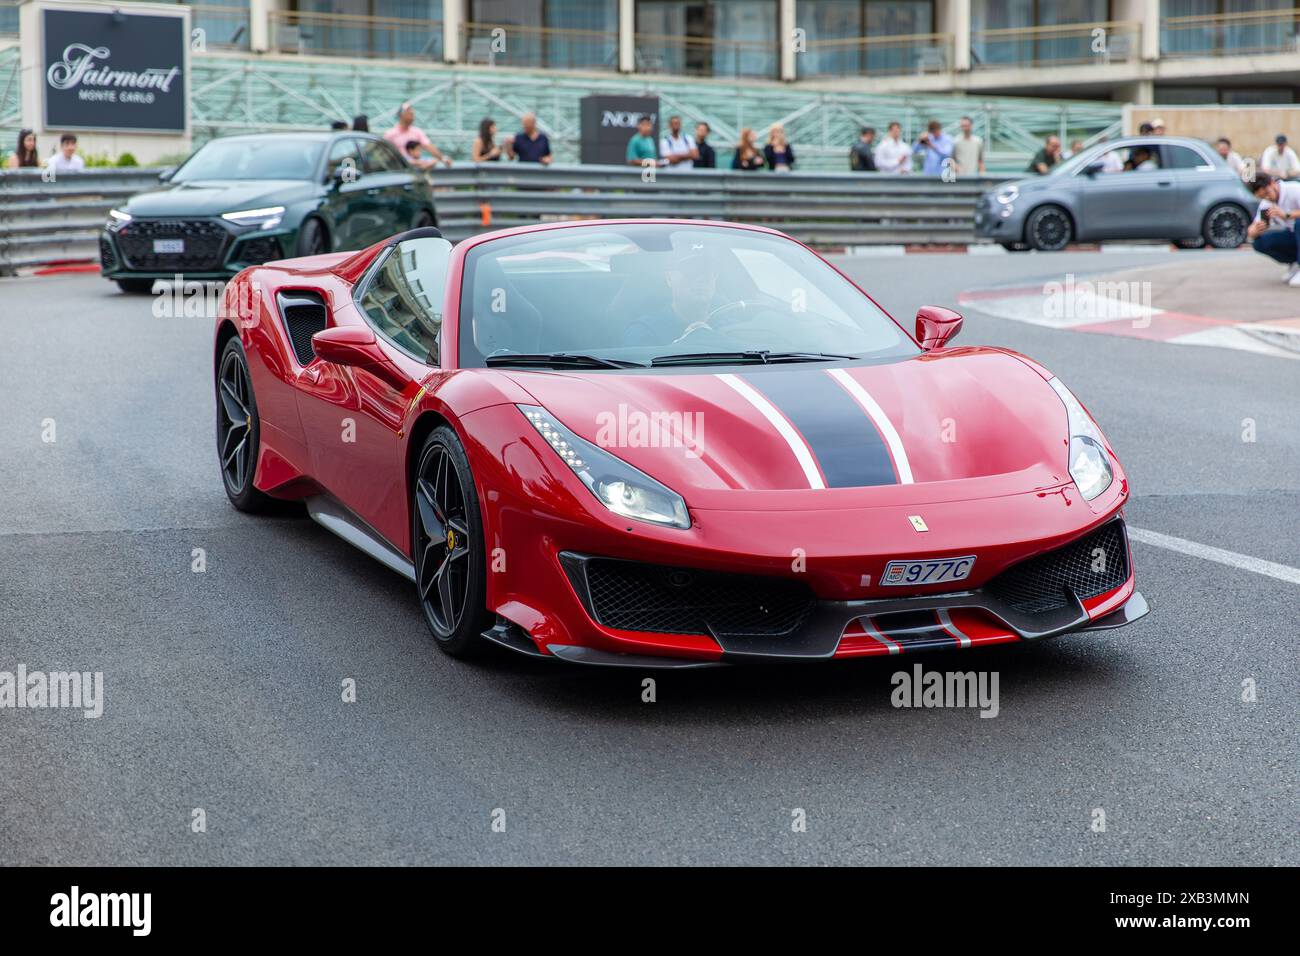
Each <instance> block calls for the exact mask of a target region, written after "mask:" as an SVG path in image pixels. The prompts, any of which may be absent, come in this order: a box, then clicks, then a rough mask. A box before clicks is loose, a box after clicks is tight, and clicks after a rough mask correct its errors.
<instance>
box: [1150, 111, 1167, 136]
mask: <svg viewBox="0 0 1300 956" xmlns="http://www.w3.org/2000/svg"><path fill="white" fill-rule="evenodd" d="M1151 135H1152V136H1164V135H1165V121H1164V120H1162V119H1161V118H1160V117H1159V116H1157V117H1156V118H1155V119H1153V120H1152V121H1151Z"/></svg>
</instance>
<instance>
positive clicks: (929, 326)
mask: <svg viewBox="0 0 1300 956" xmlns="http://www.w3.org/2000/svg"><path fill="white" fill-rule="evenodd" d="M961 323H962V318H961V315H960V313H957V312H954V311H953V310H952V309H941V308H940V307H939V306H937V305H923V306H921V307H920V308H919V309H917V310H916V340H917V341H918V342H920V343H921V348H923V349H925V350H926V351H927V352H928V351H929V350H930V349H938V348H943V346H944V345H946V344H947V343H948V340H949V339H951V338H952V337H953V336H955V335H956V334H957V333H958V332H960V331H961Z"/></svg>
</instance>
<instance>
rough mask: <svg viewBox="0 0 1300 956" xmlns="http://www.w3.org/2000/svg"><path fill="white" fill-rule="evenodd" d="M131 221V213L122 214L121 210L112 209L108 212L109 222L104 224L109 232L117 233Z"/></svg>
mask: <svg viewBox="0 0 1300 956" xmlns="http://www.w3.org/2000/svg"><path fill="white" fill-rule="evenodd" d="M130 221H131V214H130V213H129V212H122V210H120V209H110V210H109V211H108V222H106V223H104V228H105V229H107V230H108V231H109V232H117V231H118V230H119V229H121V228H122V227H123V226H125V225H126V224H127V223H128V222H130Z"/></svg>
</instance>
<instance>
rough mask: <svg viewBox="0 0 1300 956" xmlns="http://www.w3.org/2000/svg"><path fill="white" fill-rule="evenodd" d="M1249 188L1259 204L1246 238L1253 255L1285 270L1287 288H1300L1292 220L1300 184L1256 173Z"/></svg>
mask: <svg viewBox="0 0 1300 956" xmlns="http://www.w3.org/2000/svg"><path fill="white" fill-rule="evenodd" d="M1248 185H1249V187H1250V191H1251V192H1252V193H1254V194H1255V195H1256V196H1257V197H1258V198H1259V201H1260V202H1259V212H1258V213H1257V214H1256V216H1255V221H1254V222H1252V223H1251V224H1250V228H1249V229H1248V230H1246V237H1247V238H1248V239H1250V240H1252V242H1253V244H1254V247H1255V251H1256V252H1259V253H1262V254H1264V255H1266V256H1268V257H1269V258H1270V259H1276V260H1277V261H1278V262H1280V263H1282V264H1283V265H1284V266H1286V267H1287V273H1286V275H1285V276H1284V279H1285V281H1286V283H1287V285H1290V286H1292V287H1293V288H1300V264H1297V262H1296V260H1297V259H1300V255H1297V248H1296V231H1295V221H1296V219H1300V183H1287V182H1281V181H1279V180H1277V179H1274V178H1273V177H1272V176H1270V175H1269V174H1268V173H1259V174H1258V175H1257V176H1256V177H1255V178H1254V179H1252V180H1251V181H1250V183H1248ZM1275 226H1280V227H1281V228H1274V227H1275Z"/></svg>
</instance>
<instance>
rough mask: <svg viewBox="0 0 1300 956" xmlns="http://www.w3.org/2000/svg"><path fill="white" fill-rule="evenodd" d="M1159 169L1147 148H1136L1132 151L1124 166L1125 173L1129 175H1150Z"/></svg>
mask: <svg viewBox="0 0 1300 956" xmlns="http://www.w3.org/2000/svg"><path fill="white" fill-rule="evenodd" d="M1159 168H1160V166H1159V164H1157V163H1156V160H1155V157H1154V156H1153V155H1151V150H1150V149H1148V148H1147V147H1145V146H1134V147H1133V148H1132V149H1130V150H1129V152H1128V162H1126V163H1125V164H1124V171H1125V172H1129V173H1134V172H1136V173H1149V172H1151V171H1152V170H1156V169H1159Z"/></svg>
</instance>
